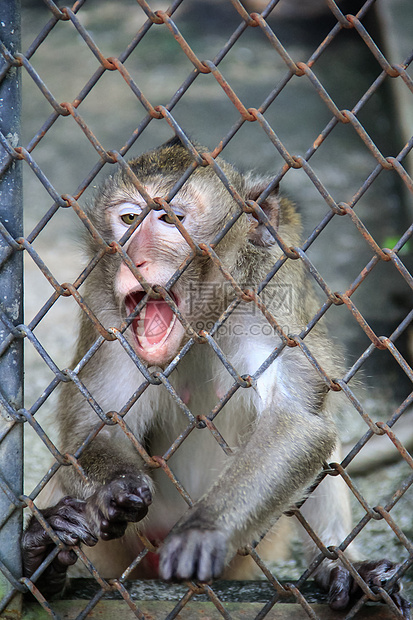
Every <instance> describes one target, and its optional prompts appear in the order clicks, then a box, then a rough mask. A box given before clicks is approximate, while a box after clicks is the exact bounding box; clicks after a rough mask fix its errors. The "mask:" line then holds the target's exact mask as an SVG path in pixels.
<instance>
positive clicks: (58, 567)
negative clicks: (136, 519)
mask: <svg viewBox="0 0 413 620" xmlns="http://www.w3.org/2000/svg"><path fill="white" fill-rule="evenodd" d="M85 509H86V502H83V501H81V500H77V499H74V498H73V497H64V498H63V499H61V500H60V501H59V502H58V503H57V504H56V505H55V506H51V507H50V508H46V510H42V511H41V512H42V515H43V517H44V518H45V519H46V521H47V522H48V523H49V525H50V526H51V527H52V528H53V530H54V531H55V532H56V534H57V535H58V537H59V538H60V540H61V541H62V542H63V543H65V544H66V545H68V546H69V547H73V546H74V545H78V544H80V543H84V544H85V545H87V546H89V547H92V546H93V545H95V544H96V543H97V538H96V537H95V536H94V535H93V534H92V532H91V531H90V528H89V525H88V522H87V518H86V510H85ZM54 544H55V543H54V542H53V541H52V540H51V538H50V537H49V535H48V533H47V532H46V531H45V530H44V529H43V527H42V526H41V524H40V523H39V521H38V520H37V519H36V518H35V517H32V518H31V519H30V521H29V524H28V526H27V528H26V530H25V532H24V533H23V537H22V550H23V570H24V575H25V576H26V577H31V575H32V574H33V573H34V572H35V571H36V570H37V568H39V566H40V564H41V563H42V562H43V560H44V559H45V558H46V557H47V556H48V554H49V553H50V552H51V551H52V549H53V547H54ZM76 560H77V555H76V553H75V552H74V551H73V550H72V549H66V550H62V551H59V553H58V554H57V556H56V557H55V558H54V560H53V561H52V562H51V564H50V565H49V566H48V567H47V568H46V570H45V571H44V573H43V574H42V575H41V577H40V578H39V579H38V581H37V582H36V584H37V585H38V587H39V588H40V589H41V591H42V592H43V594H47V595H53V594H59V593H60V592H62V590H63V589H64V586H65V582H66V571H67V569H68V567H69V566H72V565H73V564H74V563H75V562H76Z"/></svg>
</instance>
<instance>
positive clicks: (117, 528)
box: [100, 515, 128, 540]
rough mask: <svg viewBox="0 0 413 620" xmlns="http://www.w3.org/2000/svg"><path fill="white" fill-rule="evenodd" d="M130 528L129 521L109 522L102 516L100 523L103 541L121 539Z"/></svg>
mask: <svg viewBox="0 0 413 620" xmlns="http://www.w3.org/2000/svg"><path fill="white" fill-rule="evenodd" d="M127 527H128V522H127V521H108V520H107V519H105V518H104V517H103V515H102V519H101V522H100V537H101V539H102V540H113V539H114V538H121V537H122V536H123V535H124V533H125V532H126V528H127Z"/></svg>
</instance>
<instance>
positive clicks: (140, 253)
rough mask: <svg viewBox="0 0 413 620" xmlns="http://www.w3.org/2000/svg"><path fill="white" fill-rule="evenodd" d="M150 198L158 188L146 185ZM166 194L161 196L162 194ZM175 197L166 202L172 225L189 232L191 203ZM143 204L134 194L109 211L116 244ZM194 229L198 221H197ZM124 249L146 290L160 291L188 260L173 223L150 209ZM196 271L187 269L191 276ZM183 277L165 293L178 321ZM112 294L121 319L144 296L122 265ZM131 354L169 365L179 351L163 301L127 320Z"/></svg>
mask: <svg viewBox="0 0 413 620" xmlns="http://www.w3.org/2000/svg"><path fill="white" fill-rule="evenodd" d="M147 190H148V193H150V194H151V195H152V196H156V195H158V196H159V195H162V193H160V191H159V190H160V188H159V187H154V186H148V187H147ZM164 193H166V192H164ZM187 194H188V192H186V195H185V200H184V197H183V196H181V198H180V197H179V195H178V196H177V197H176V198H175V199H174V201H173V202H171V208H172V209H173V211H174V213H175V215H176V216H177V218H178V220H180V221H182V223H183V224H184V226H185V227H186V228H187V230H188V232H190V233H192V232H193V228H194V223H193V222H194V220H199V217H201V218H202V214H200V213H199V200H198V201H197V213H196V215H195V214H194V212H193V203H194V201H193V200H192V199H191V200H188V195H187ZM145 206H146V205H145V202H144V201H143V200H142V198H141V197H140V196H139V194H137V192H136V195H134V196H133V199H132V196H131V195H130V194H129V196H128V197H127V199H125V198H123V199H122V198H121V199H120V200H119V201H117V203H116V204H113V203H112V206H111V207H110V209H109V217H110V224H111V229H112V232H113V235H114V237H115V238H116V239H120V238H121V237H122V236H123V235H124V234H125V232H126V231H127V229H128V227H129V226H131V225H132V224H134V222H135V221H136V219H137V218H138V216H139V215H140V214H141V212H142V209H143V208H144V207H145ZM198 225H199V221H198ZM124 247H125V250H126V252H127V254H128V256H129V257H130V259H131V260H132V261H133V263H134V264H135V266H136V267H137V268H138V269H139V272H140V273H141V275H142V276H143V277H144V278H145V280H146V282H148V283H149V284H150V285H160V286H165V285H166V284H167V283H168V281H169V280H170V278H171V277H172V276H173V274H174V273H175V272H176V270H177V269H178V268H179V267H180V265H181V264H182V263H183V261H184V260H185V259H186V258H187V257H188V255H189V252H190V247H189V245H188V243H187V242H186V241H185V239H184V238H183V236H182V235H181V233H180V232H179V231H178V229H177V228H176V226H175V224H174V222H173V220H172V219H171V218H170V216H169V215H168V214H167V213H166V212H165V211H163V210H159V211H155V210H152V211H150V212H149V213H148V215H147V216H146V217H145V218H144V219H143V221H142V222H141V223H140V224H139V226H138V228H137V229H136V231H135V232H134V234H133V235H132V237H131V239H130V240H129V241H128V242H127V243H126V245H125V246H124ZM194 268H195V269H196V267H194V266H192V268H191V270H190V271H191V272H192V275H193V270H194ZM186 278H187V276H186V275H184V276H183V277H181V278H179V279H178V281H177V283H176V284H175V285H174V286H173V288H172V289H171V291H170V294H171V296H172V298H173V299H174V301H175V303H176V304H177V306H178V308H179V310H180V311H181V312H182V314H183V315H184V316H188V307H187V306H188V292H187V290H186V288H187V286H186V284H185V282H186ZM115 295H116V297H117V298H118V299H119V301H120V303H121V306H122V307H123V311H124V314H125V316H127V315H129V314H130V313H131V312H132V311H133V310H134V309H135V307H136V306H137V304H138V303H139V302H140V301H141V300H142V298H143V297H144V295H145V293H144V290H143V287H142V286H141V284H140V283H139V282H138V281H137V279H136V278H135V276H134V275H133V274H132V272H131V270H130V269H129V267H128V266H127V265H126V264H125V263H124V262H123V261H122V263H121V265H120V267H119V270H118V272H117V274H116V278H115ZM128 331H129V333H130V335H129V337H130V338H131V342H132V344H133V346H134V348H135V351H136V353H137V354H138V355H139V357H140V358H142V359H143V360H144V361H146V362H147V363H148V364H149V365H164V364H166V363H168V362H169V361H170V360H172V359H173V358H174V357H175V355H176V354H177V353H178V351H179V349H180V347H181V346H182V343H183V340H184V336H185V329H184V327H183V326H182V324H181V322H180V321H179V320H178V319H177V318H176V315H175V314H174V312H173V311H172V310H171V308H170V307H169V306H168V304H167V303H166V302H165V301H164V300H163V299H150V300H148V302H147V303H146V305H145V306H144V308H143V309H142V310H141V312H140V314H139V315H138V316H137V317H136V318H135V319H134V320H133V322H132V324H131V327H130V330H128Z"/></svg>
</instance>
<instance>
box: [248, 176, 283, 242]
mask: <svg viewBox="0 0 413 620" xmlns="http://www.w3.org/2000/svg"><path fill="white" fill-rule="evenodd" d="M266 187H267V184H265V183H255V184H251V185H250V186H249V187H248V189H247V193H246V200H257V198H258V197H259V196H260V195H261V194H262V192H263V191H264V190H265V188H266ZM260 207H261V209H262V210H263V211H264V213H265V215H266V216H267V218H268V219H269V221H270V224H271V225H272V226H273V227H274V228H275V230H277V229H278V225H279V222H280V202H279V199H278V185H277V187H276V188H275V189H273V190H272V192H271V194H270V195H269V196H268V197H267V198H266V199H265V200H263V201H262V202H261V204H260ZM247 217H248V218H249V220H250V222H251V230H250V233H249V241H250V242H251V243H252V244H253V245H258V246H261V247H270V246H271V245H274V243H275V239H274V237H273V236H272V234H271V233H270V231H269V230H268V228H267V227H266V226H265V225H264V224H260V222H259V221H258V220H257V219H256V218H255V217H254V216H253V215H252V214H249V215H248V216H247Z"/></svg>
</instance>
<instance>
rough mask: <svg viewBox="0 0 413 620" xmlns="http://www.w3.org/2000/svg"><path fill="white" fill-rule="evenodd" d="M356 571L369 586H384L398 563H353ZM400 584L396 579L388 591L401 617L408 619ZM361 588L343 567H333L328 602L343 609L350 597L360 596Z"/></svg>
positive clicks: (407, 602) (331, 605)
mask: <svg viewBox="0 0 413 620" xmlns="http://www.w3.org/2000/svg"><path fill="white" fill-rule="evenodd" d="M355 567H356V568H357V571H358V572H359V574H360V576H361V577H362V578H363V579H364V581H365V582H366V583H367V584H368V585H369V586H372V587H374V586H378V587H381V588H384V587H385V586H386V583H387V582H388V581H389V580H390V579H391V578H392V577H393V575H394V574H395V572H396V571H397V569H398V568H399V564H395V563H394V562H391V561H390V560H375V561H372V562H361V563H357V564H355ZM401 590H402V585H401V583H400V582H399V581H396V583H395V584H394V586H393V588H392V590H391V591H390V592H389V595H390V597H391V599H392V600H393V602H394V604H395V605H396V607H397V608H398V609H399V611H400V613H401V614H402V615H403V618H406V620H409V619H410V603H409V601H408V600H407V599H405V598H403V597H402V596H401V594H400V592H401ZM361 594H362V592H361V589H360V588H359V586H358V585H357V584H356V583H355V581H354V579H353V578H352V576H351V575H350V573H349V572H348V571H347V570H346V569H345V568H343V567H341V566H337V567H336V568H333V570H332V571H331V575H330V590H329V604H330V607H331V608H332V609H335V610H340V609H345V608H346V607H347V606H348V605H349V603H350V600H351V599H352V598H357V597H360V596H361Z"/></svg>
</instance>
